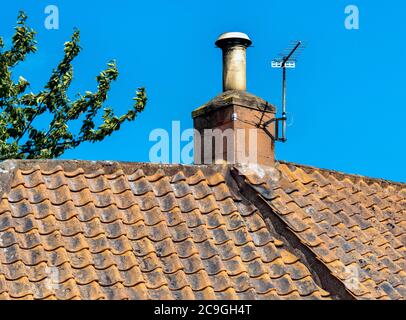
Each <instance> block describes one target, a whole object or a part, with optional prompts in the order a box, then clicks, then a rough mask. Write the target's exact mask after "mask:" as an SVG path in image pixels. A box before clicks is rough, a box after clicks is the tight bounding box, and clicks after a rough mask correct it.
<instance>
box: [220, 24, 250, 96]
mask: <svg viewBox="0 0 406 320" xmlns="http://www.w3.org/2000/svg"><path fill="white" fill-rule="evenodd" d="M251 44H252V41H251V39H250V38H249V37H248V35H246V34H245V33H242V32H226V33H223V34H222V35H220V37H219V38H218V39H217V41H216V46H217V47H219V48H221V49H222V50H223V91H224V92H225V91H228V90H241V91H245V90H247V72H246V69H247V59H246V51H247V48H248V47H249V46H251Z"/></svg>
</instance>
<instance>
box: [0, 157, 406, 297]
mask: <svg viewBox="0 0 406 320" xmlns="http://www.w3.org/2000/svg"><path fill="white" fill-rule="evenodd" d="M16 163H17V166H16V168H15V170H14V174H13V177H14V178H12V179H11V181H10V182H9V186H8V190H7V191H6V192H5V193H4V194H1V195H0V196H1V203H0V297H1V298H5V299H18V298H23V299H92V300H93V299H269V298H271V299H278V298H291V299H295V298H296V299H298V298H306V299H307V298H308V299H312V298H317V299H322V298H326V297H329V293H327V292H326V291H325V290H323V289H322V288H321V287H320V286H319V285H318V284H317V283H318V281H317V280H315V278H314V276H313V275H312V273H311V272H310V271H309V269H308V268H307V267H306V266H305V265H304V263H303V261H302V259H301V258H300V257H299V256H297V255H296V254H294V253H293V252H291V249H289V248H288V247H286V246H285V244H284V242H283V241H282V239H280V238H279V235H278V234H277V233H275V232H273V231H272V230H269V229H268V226H267V224H266V223H265V220H264V218H263V216H262V215H261V213H260V212H259V211H258V209H257V208H256V207H255V204H252V203H249V202H248V203H247V202H246V201H245V202H242V201H241V195H238V192H239V191H238V190H231V189H230V187H229V185H228V183H227V182H226V179H225V178H224V175H223V173H221V172H222V171H221V170H220V171H217V170H213V169H210V170H208V169H207V168H202V169H199V167H189V168H186V167H182V166H179V167H176V166H168V167H165V166H163V167H160V166H158V165H157V166H154V165H137V164H135V165H134V166H131V165H126V164H123V165H122V166H120V165H119V166H118V168H117V167H114V168H116V169H114V170H110V169H109V168H110V167H109V166H108V165H106V166H104V164H103V163H101V164H95V163H93V164H92V163H81V162H78V163H76V162H71V163H64V162H47V161H42V162H41V161H38V162H32V163H29V162H16ZM301 175H302V176H301V179H303V182H302V183H305V184H308V183H310V182H309V181H308V180H309V178H308V177H306V176H305V173H304V172H303V173H301ZM312 179H313V180H315V178H312ZM296 180H299V179H296ZM310 180H311V179H310ZM313 180H312V181H313ZM281 196H285V195H284V194H283V193H282V195H281ZM292 203H295V201H294V200H293V201H292ZM304 203H305V202H301V201H299V200H298V202H296V206H295V207H292V210H291V211H292V212H295V210H296V209H297V208H298V205H300V204H302V205H303V204H304ZM303 215H304V216H309V215H308V214H306V213H305V212H304V211H303ZM292 219H293V217H292ZM292 227H296V229H298V230H300V231H305V230H306V228H303V226H302V224H301V223H300V220H297V221H296V220H292ZM301 229H303V230H301ZM303 237H304V239H308V240H309V241H310V238H311V237H312V234H310V233H309V234H307V233H306V234H303ZM383 238H384V239H385V241H389V240H386V238H387V237H386V238H385V237H383ZM392 241H393V239H392ZM388 256H389V253H388ZM391 256H392V257H393V256H394V254H393V252H391ZM397 257H398V258H402V259H403V257H404V255H401V256H397ZM381 263H382V264H385V265H387V268H388V270H392V269H394V266H393V265H391V264H389V263H388V262H387V261H386V260H382V261H381ZM400 283H402V282H401V281H398V283H397V284H398V285H399V284H400ZM382 286H383V288H384V289H385V290H386V291H388V292H389V293H388V294H387V295H389V294H392V295H393V292H392V291H393V290H396V289H393V290H392V291H391V287H389V286H388V285H385V284H382Z"/></svg>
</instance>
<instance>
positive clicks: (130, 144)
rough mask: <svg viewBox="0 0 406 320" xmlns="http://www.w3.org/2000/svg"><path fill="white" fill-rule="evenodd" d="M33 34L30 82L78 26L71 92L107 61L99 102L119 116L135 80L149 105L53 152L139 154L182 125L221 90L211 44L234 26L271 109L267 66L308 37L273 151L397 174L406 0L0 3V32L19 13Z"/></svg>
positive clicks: (273, 81) (39, 81)
mask: <svg viewBox="0 0 406 320" xmlns="http://www.w3.org/2000/svg"><path fill="white" fill-rule="evenodd" d="M351 4H353V5H356V6H358V8H359V11H360V29H359V30H347V29H346V28H345V27H344V20H345V18H346V14H345V13H344V9H345V7H346V6H347V5H351ZM48 5H57V6H58V8H59V11H60V26H59V30H47V29H46V28H45V27H44V20H45V18H46V14H45V13H44V9H45V7H46V6H48ZM20 9H22V10H25V11H26V13H27V14H28V15H29V18H30V19H29V24H30V25H31V26H32V27H34V28H35V29H36V30H37V31H38V36H37V40H38V42H39V51H38V53H37V54H35V55H32V56H31V57H30V58H29V59H28V60H27V61H26V62H25V63H24V65H22V66H21V67H20V68H19V69H18V70H17V71H18V73H19V74H21V75H23V76H24V77H25V78H27V79H28V80H29V81H30V82H31V84H32V87H33V88H34V89H40V88H41V87H42V85H43V84H45V82H46V81H47V79H48V77H49V75H50V72H51V70H52V68H54V67H55V66H56V65H57V64H58V62H59V60H60V58H61V57H62V54H63V43H64V42H65V41H67V40H68V39H69V37H70V35H71V33H72V31H73V28H74V27H78V28H79V29H80V30H81V45H82V47H83V51H82V53H81V55H80V56H79V57H78V58H77V60H76V62H75V64H74V66H75V70H76V73H75V81H74V83H73V85H72V92H74V93H75V92H84V91H85V90H91V91H92V90H95V88H96V82H95V76H96V75H97V74H98V73H99V72H100V71H101V70H102V69H103V68H104V67H105V65H106V63H107V62H108V61H109V60H111V59H116V60H117V63H118V66H119V70H120V77H119V79H118V81H117V82H116V83H115V84H114V86H113V87H112V90H111V93H110V99H109V101H108V104H107V105H108V106H111V107H113V108H114V109H115V110H116V112H117V113H123V112H125V110H126V109H127V108H129V107H130V106H131V103H132V101H131V98H132V96H133V95H134V92H135V89H136V88H137V87H138V86H145V87H146V88H147V92H148V97H149V103H148V106H147V109H146V110H145V111H144V112H143V113H142V114H141V115H140V117H139V118H138V119H137V120H136V121H135V122H132V123H129V124H126V125H125V126H124V127H123V129H121V130H120V131H119V132H116V133H115V134H114V135H113V136H111V137H109V138H107V139H106V140H105V141H103V142H102V143H98V144H84V145H82V146H80V147H79V148H77V149H75V150H72V151H68V152H67V153H66V154H65V155H64V156H63V158H69V159H89V160H107V159H108V160H123V161H148V155H149V150H150V148H151V147H152V145H153V144H154V142H150V141H149V139H148V137H149V133H150V132H151V131H152V130H153V129H155V128H164V129H168V130H169V129H170V128H171V121H173V120H179V121H181V128H182V129H187V128H190V127H192V120H191V115H190V113H191V111H192V110H193V109H195V108H197V107H198V106H200V105H202V104H204V103H206V102H207V101H208V100H210V99H211V98H213V97H214V96H215V95H217V94H218V93H220V92H221V52H220V50H219V49H216V48H215V46H214V41H215V39H216V38H217V36H218V35H219V34H220V33H223V32H225V31H243V32H246V33H247V34H248V35H249V36H250V37H251V39H252V40H253V43H254V47H252V48H249V49H248V50H249V51H248V67H247V68H248V69H247V73H248V76H247V82H248V91H250V92H252V93H254V94H256V95H258V96H261V97H262V98H264V99H266V100H268V101H269V102H271V103H273V104H276V105H277V106H279V105H280V90H281V89H280V72H278V71H276V70H272V69H271V68H270V62H271V60H272V58H273V57H274V56H276V55H277V53H279V52H280V51H282V50H283V49H284V48H285V47H286V46H287V44H288V43H289V41H290V40H294V39H302V40H305V41H306V42H307V43H308V46H307V49H306V50H305V52H304V54H303V55H302V56H301V57H300V60H299V64H298V67H297V69H296V70H294V71H292V72H290V73H289V75H288V82H289V83H288V111H289V116H290V118H291V124H290V126H289V127H288V138H289V141H288V142H287V143H286V144H281V143H278V144H277V146H276V157H277V159H281V160H287V161H292V162H296V163H301V164H308V165H313V166H317V167H322V168H328V169H334V170H339V171H344V172H348V173H356V174H361V175H367V176H373V177H381V178H385V179H391V180H395V181H403V182H406V170H405V156H406V148H405V138H406V134H405V123H404V121H405V118H406V108H405V107H406V105H405V104H406V103H405V84H406V81H405V79H404V75H405V74H406V66H405V63H404V62H403V58H404V57H405V56H406V44H405V42H404V34H405V27H404V12H405V10H406V3H403V2H401V1H386V2H385V6H383V5H382V2H380V1H370V0H345V1H344V0H330V1H325V0H319V1H315V0H308V1H300V0H291V1H289V2H287V1H283V0H267V1H257V0H251V1H235V0H234V1H231V0H230V1H219V0H217V1H213V0H209V1H208V0H206V1H187V0H172V1H164V0H160V1H158V0H155V1H154V0H152V1H134V0H116V1H103V0H99V1H93V0H92V1H90V0H87V1H83V0H82V1H77V0H69V1H68V0H64V1H61V0H59V1H56V0H54V1H51V0H46V1H41V0H37V1H32V0H24V1H23V0H15V1H7V2H5V3H4V4H3V5H2V10H1V12H0V31H1V32H0V33H1V35H2V36H3V37H4V38H5V39H6V40H7V39H9V38H10V36H11V35H12V32H13V27H14V26H15V21H16V16H17V12H18V10H20Z"/></svg>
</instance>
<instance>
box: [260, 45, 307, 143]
mask: <svg viewBox="0 0 406 320" xmlns="http://www.w3.org/2000/svg"><path fill="white" fill-rule="evenodd" d="M304 48H305V46H304V44H303V42H302V41H291V43H290V45H289V47H288V48H286V49H285V50H284V51H283V52H282V53H280V54H279V56H278V57H277V58H275V59H274V60H272V63H271V66H272V68H276V69H282V116H281V117H280V118H273V119H271V120H269V121H266V122H264V123H262V120H263V117H264V114H265V111H266V109H264V111H263V113H262V116H261V119H260V122H259V124H258V127H262V128H263V129H264V131H265V132H266V133H267V134H268V135H269V136H271V138H272V139H274V140H275V141H281V142H286V141H287V139H286V121H287V116H286V69H295V68H296V62H297V57H298V56H299V54H301V53H302V52H303V49H304ZM273 122H275V134H274V135H273V134H272V133H271V132H269V130H268V126H269V125H270V124H271V123H273ZM281 124H282V134H281V135H279V131H280V130H279V127H280V125H281Z"/></svg>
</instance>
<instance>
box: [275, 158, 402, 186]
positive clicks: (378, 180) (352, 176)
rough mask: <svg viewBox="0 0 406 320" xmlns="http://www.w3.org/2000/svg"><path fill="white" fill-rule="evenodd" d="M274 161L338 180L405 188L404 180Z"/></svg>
mask: <svg viewBox="0 0 406 320" xmlns="http://www.w3.org/2000/svg"><path fill="white" fill-rule="evenodd" d="M276 162H277V163H280V164H286V165H288V166H289V165H290V166H295V167H299V168H302V169H308V170H318V171H320V172H325V173H329V174H333V175H334V176H336V177H337V178H338V180H343V179H342V178H340V176H341V177H347V178H350V179H355V180H360V179H363V180H364V181H365V182H366V183H367V184H373V183H379V184H384V185H391V186H398V187H402V188H406V182H398V181H393V180H389V179H383V178H375V177H370V176H364V175H360V174H355V173H346V172H342V171H338V170H332V169H326V168H319V167H316V166H311V165H305V164H299V163H295V162H290V161H284V160H277V161H276Z"/></svg>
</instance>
